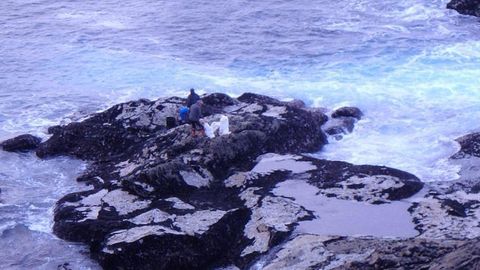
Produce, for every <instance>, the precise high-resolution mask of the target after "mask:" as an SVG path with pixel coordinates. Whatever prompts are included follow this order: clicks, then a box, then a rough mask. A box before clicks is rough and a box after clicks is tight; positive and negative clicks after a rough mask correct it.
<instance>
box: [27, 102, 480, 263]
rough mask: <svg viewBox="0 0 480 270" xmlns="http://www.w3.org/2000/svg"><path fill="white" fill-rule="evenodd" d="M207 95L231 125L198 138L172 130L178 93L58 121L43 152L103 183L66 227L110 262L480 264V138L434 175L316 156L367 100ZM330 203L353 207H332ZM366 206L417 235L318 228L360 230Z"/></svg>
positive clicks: (62, 232) (58, 223) (61, 208)
mask: <svg viewBox="0 0 480 270" xmlns="http://www.w3.org/2000/svg"><path fill="white" fill-rule="evenodd" d="M203 101H204V104H205V105H204V108H203V111H204V113H205V115H206V116H205V118H204V120H205V121H206V122H209V123H211V122H216V121H218V120H219V119H220V117H221V116H222V115H226V116H228V119H229V122H230V134H226V135H223V136H216V137H214V138H212V139H210V138H206V137H195V138H194V137H191V136H190V127H189V126H188V125H180V126H176V127H174V128H170V129H169V128H167V127H166V119H167V117H172V116H175V115H176V113H177V111H178V109H179V108H180V107H181V106H182V104H183V103H184V100H183V99H180V98H175V97H173V98H162V99H159V100H156V101H150V100H138V101H133V102H127V103H123V104H119V105H116V106H113V107H112V108H110V109H108V110H106V111H104V112H101V113H97V114H94V115H91V116H90V117H88V118H86V119H85V120H84V121H82V122H76V123H70V124H68V125H66V126H56V127H52V128H50V129H49V132H50V133H51V134H52V136H51V137H50V139H48V140H47V141H45V142H44V143H41V144H40V146H39V147H38V149H37V151H36V153H37V155H38V156H39V157H42V158H46V157H52V156H56V155H69V156H74V157H77V158H81V159H84V160H87V161H89V167H88V169H87V170H86V171H85V173H84V174H83V175H82V176H81V177H79V179H78V180H79V181H85V182H87V183H90V184H92V189H91V190H88V191H83V192H77V193H72V194H68V195H66V196H65V197H63V198H62V199H61V200H60V201H59V202H58V203H57V205H56V208H55V217H54V219H55V224H54V232H55V233H56V234H57V235H58V236H59V237H61V238H63V239H67V240H71V241H79V242H84V243H86V244H88V245H89V246H90V250H91V252H92V256H94V257H95V258H96V259H97V260H98V261H99V262H100V264H101V265H102V266H103V267H104V268H105V269H249V268H250V267H252V266H253V269H476V268H478V267H480V265H479V260H478V254H477V253H478V252H477V250H478V245H479V243H478V239H479V237H480V230H479V228H478V220H479V218H480V213H479V212H478V211H479V210H478V209H480V198H479V197H478V196H479V190H480V188H479V187H480V184H479V180H480V177H479V176H478V173H477V172H478V171H479V169H480V147H479V145H480V135H479V134H471V135H468V136H465V137H462V138H460V139H459V140H458V142H459V144H460V146H461V149H460V151H459V152H458V153H457V154H455V155H453V156H452V158H451V159H450V161H449V162H451V163H454V164H455V165H457V166H458V167H459V168H461V170H460V179H458V180H457V181H450V182H435V183H426V184H425V183H422V182H421V181H420V180H419V179H418V178H417V177H415V176H414V175H412V174H409V173H407V172H403V171H400V170H396V169H393V168H388V167H383V166H372V165H354V164H349V163H347V162H341V161H329V160H322V159H316V158H313V157H311V156H309V155H307V154H304V153H306V152H314V151H318V150H320V149H321V148H322V146H323V145H324V144H325V143H326V142H327V136H326V134H325V133H324V131H325V132H327V133H329V134H330V135H333V136H336V135H341V134H345V133H348V132H352V130H353V125H354V124H355V123H356V122H357V121H358V119H360V118H361V115H362V114H361V112H360V110H358V109H356V108H353V107H346V108H341V109H339V110H337V111H335V112H334V113H333V114H332V117H330V118H329V117H327V116H325V115H324V113H323V111H325V110H320V109H312V108H307V107H305V104H304V103H302V102H299V101H293V102H282V101H279V100H276V99H273V98H270V97H266V96H262V95H257V94H252V93H246V94H244V95H242V96H240V97H239V98H237V99H235V98H231V97H229V96H227V95H224V94H220V93H215V94H211V95H207V96H204V97H203ZM330 131H331V132H330ZM419 191H421V192H419ZM332 202H333V203H332ZM345 202H347V203H346V204H345ZM329 203H330V204H331V205H333V204H335V203H338V204H342V205H346V206H344V208H340V210H338V209H325V208H321V207H320V206H322V205H323V206H325V205H328V204H329ZM352 207H354V208H352ZM358 209H360V210H362V209H363V210H365V209H366V210H368V211H370V210H372V211H373V210H375V211H376V209H380V210H382V209H383V210H382V211H386V210H392V209H393V211H394V213H395V214H394V215H399V216H400V215H402V216H403V217H406V219H407V220H406V222H407V223H408V224H407V228H406V229H405V228H402V226H405V225H399V224H397V223H395V225H394V226H392V227H394V228H393V229H392V230H391V231H401V230H404V229H405V230H408V229H410V231H407V233H406V234H404V236H398V235H397V236H396V238H395V239H392V238H391V237H392V235H390V234H388V233H390V232H391V231H389V232H387V234H386V235H385V236H388V237H382V236H376V237H373V236H370V237H365V236H364V237H361V236H357V237H351V236H339V235H336V234H335V233H333V235H331V233H325V232H322V231H321V229H322V228H319V227H321V226H320V225H319V224H320V223H318V222H320V221H322V220H326V219H328V218H330V217H332V216H334V217H335V216H338V215H339V214H344V215H345V216H347V217H348V219H346V220H343V221H342V222H344V223H348V224H350V225H349V226H351V227H356V226H359V227H361V226H362V225H361V224H359V221H361V220H356V219H355V218H358V217H353V216H354V214H356V213H354V211H357V210H358ZM363 210H362V211H363ZM335 211H343V212H347V213H346V214H345V213H339V212H335ZM348 211H350V212H348ZM368 211H367V212H368ZM395 211H397V212H395ZM367 212H365V213H367ZM375 213H377V212H375ZM378 213H385V212H381V211H380V212H378ZM357 216H358V215H357ZM362 218H363V219H370V218H374V219H382V218H383V216H381V214H380V215H372V216H367V217H361V216H360V219H362ZM327 225H328V224H327ZM336 225H337V223H335V224H334V226H333V227H335V226H336ZM340 225H344V224H340V223H338V226H340ZM410 225H411V227H409V226H410ZM312 228H313V229H312ZM309 229H311V231H308V230H309ZM412 231H413V233H412ZM361 232H364V231H361ZM350 235H352V234H350ZM355 235H376V234H374V233H373V234H368V233H366V234H365V233H359V234H355ZM394 236H395V235H394ZM389 237H390V238H389Z"/></svg>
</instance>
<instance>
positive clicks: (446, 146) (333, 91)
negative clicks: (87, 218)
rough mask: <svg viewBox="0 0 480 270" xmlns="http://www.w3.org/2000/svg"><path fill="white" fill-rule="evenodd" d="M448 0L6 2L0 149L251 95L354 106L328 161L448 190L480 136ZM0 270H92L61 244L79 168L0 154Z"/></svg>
mask: <svg viewBox="0 0 480 270" xmlns="http://www.w3.org/2000/svg"><path fill="white" fill-rule="evenodd" d="M446 3H447V1H446V0H431V1H429V0H404V1H398V0H384V1H375V0H349V1H324V0H321V1H312V0H308V1H307V0H289V1H287V0H281V1H280V0H266V1H247V0H232V1H198V0H188V1H184V0H178V1H166V0H135V1H124V2H119V1H113V0H106V1H93V0H88V1H62V0H59V1H52V0H37V1H33V0H6V1H1V2H0V39H1V43H0V101H1V102H0V139H6V138H9V137H12V136H15V135H18V134H21V133H27V132H29V133H33V134H36V135H40V136H42V137H44V138H45V137H46V136H47V135H46V128H47V127H48V126H49V125H53V124H58V123H68V122H69V121H72V120H77V119H79V118H81V117H82V116H84V115H86V114H87V113H91V112H94V111H97V110H100V109H103V108H106V107H107V106H108V105H111V104H113V103H117V102H120V101H126V100H130V99H136V98H140V97H146V98H155V97H159V96H166V95H172V94H177V95H185V94H186V93H187V91H186V90H187V89H189V88H190V87H195V88H197V89H199V90H200V91H203V92H213V91H223V92H227V93H230V94H234V95H238V94H240V93H242V92H245V91H252V92H257V93H263V94H268V95H274V96H276V97H279V98H300V99H303V100H305V101H306V102H307V103H308V104H309V105H315V106H322V107H328V108H336V107H339V106H342V105H355V106H358V107H360V108H361V109H362V110H363V111H364V112H365V115H366V117H365V119H364V120H362V121H360V122H359V123H358V126H357V128H356V130H355V132H354V133H353V134H351V135H348V136H346V137H345V138H344V139H343V140H342V141H339V142H332V143H331V144H330V145H329V146H327V147H326V148H325V149H324V151H323V152H321V153H318V154H317V155H318V156H319V157H323V158H328V159H332V160H345V161H349V162H353V163H357V164H381V165H388V166H392V167H395V168H399V169H403V170H406V171H409V172H411V173H414V174H416V175H417V176H419V177H420V178H421V179H422V180H423V181H439V180H453V179H455V178H456V177H457V170H458V168H456V167H455V166H452V165H450V164H448V162H447V161H446V158H448V156H450V155H451V154H452V153H454V152H455V151H456V150H457V148H458V146H457V145H456V144H455V143H454V141H453V139H454V138H455V137H457V136H460V135H463V134H466V133H468V132H471V131H473V130H475V129H477V128H478V127H479V126H480V125H479V124H478V123H477V121H476V119H479V118H480V91H479V89H478V86H479V85H480V68H479V66H480V65H479V64H480V38H478V32H479V30H480V23H479V21H478V19H477V18H474V17H466V16H461V15H458V14H456V12H454V11H450V10H446V9H445V5H446ZM0 158H1V160H2V162H1V164H0V189H1V193H0V200H1V203H0V246H1V248H0V268H1V269H22V268H32V267H33V268H40V269H51V268H52V266H57V265H60V264H63V263H65V262H69V263H70V266H71V267H73V268H75V269H88V268H91V269H94V268H95V267H96V266H95V265H94V264H93V263H92V262H91V261H90V260H88V259H87V256H85V255H83V251H84V250H83V248H82V247H80V246H77V245H73V244H71V243H66V242H64V241H61V240H59V239H56V238H55V237H54V236H53V235H52V233H51V224H52V213H51V212H52V207H53V205H54V202H55V200H56V199H58V198H60V197H61V196H62V195H64V194H66V193H68V192H69V191H72V190H77V189H80V188H85V187H80V186H78V185H77V184H75V181H74V179H75V176H76V175H78V174H79V173H80V172H81V170H82V168H83V166H84V164H82V163H80V162H77V161H72V160H69V159H66V158H61V159H52V160H47V161H40V160H38V159H36V158H35V157H34V156H32V155H27V154H10V153H4V152H0Z"/></svg>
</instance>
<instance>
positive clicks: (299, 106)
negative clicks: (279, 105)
mask: <svg viewBox="0 0 480 270" xmlns="http://www.w3.org/2000/svg"><path fill="white" fill-rule="evenodd" d="M286 104H287V105H288V106H291V107H294V108H297V109H303V108H305V106H306V105H305V102H303V100H300V99H294V100H292V101H288V102H286Z"/></svg>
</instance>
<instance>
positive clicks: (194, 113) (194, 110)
mask: <svg viewBox="0 0 480 270" xmlns="http://www.w3.org/2000/svg"><path fill="white" fill-rule="evenodd" d="M202 105H203V101H202V100H198V101H197V102H196V103H195V104H193V105H192V106H191V107H190V112H189V113H188V120H189V122H190V124H191V125H192V136H193V137H195V136H196V135H197V134H198V135H200V136H204V135H205V129H204V128H203V125H202V124H201V123H200V118H202Z"/></svg>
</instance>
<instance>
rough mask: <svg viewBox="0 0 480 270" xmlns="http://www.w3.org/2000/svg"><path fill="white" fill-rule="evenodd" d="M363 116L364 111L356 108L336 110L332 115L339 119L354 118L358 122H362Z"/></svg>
mask: <svg viewBox="0 0 480 270" xmlns="http://www.w3.org/2000/svg"><path fill="white" fill-rule="evenodd" d="M362 116H363V113H362V111H361V110H360V109H359V108H356V107H341V108H338V109H336V110H335V111H334V112H333V113H332V117H333V118H338V117H353V118H355V119H357V120H360V119H361V118H362Z"/></svg>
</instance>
